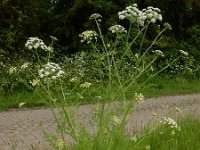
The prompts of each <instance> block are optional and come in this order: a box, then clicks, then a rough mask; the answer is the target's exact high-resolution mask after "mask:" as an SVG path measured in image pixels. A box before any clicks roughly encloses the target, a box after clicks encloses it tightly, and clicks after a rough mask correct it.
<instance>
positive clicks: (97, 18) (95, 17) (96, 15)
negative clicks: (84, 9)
mask: <svg viewBox="0 0 200 150" xmlns="http://www.w3.org/2000/svg"><path fill="white" fill-rule="evenodd" d="M101 18H102V15H100V14H98V13H94V14H92V15H91V16H90V18H89V19H90V20H92V19H95V20H97V21H98V22H101Z"/></svg>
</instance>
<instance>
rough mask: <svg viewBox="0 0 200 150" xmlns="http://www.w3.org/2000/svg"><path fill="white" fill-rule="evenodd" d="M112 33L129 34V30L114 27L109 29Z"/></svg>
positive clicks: (119, 26)
mask: <svg viewBox="0 0 200 150" xmlns="http://www.w3.org/2000/svg"><path fill="white" fill-rule="evenodd" d="M108 30H109V31H111V32H112V33H127V30H126V29H125V28H124V27H123V26H121V25H114V26H112V27H110V28H108Z"/></svg>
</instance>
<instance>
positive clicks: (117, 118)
mask: <svg viewBox="0 0 200 150" xmlns="http://www.w3.org/2000/svg"><path fill="white" fill-rule="evenodd" d="M112 121H113V123H114V124H115V125H117V124H120V119H119V117H117V116H112Z"/></svg>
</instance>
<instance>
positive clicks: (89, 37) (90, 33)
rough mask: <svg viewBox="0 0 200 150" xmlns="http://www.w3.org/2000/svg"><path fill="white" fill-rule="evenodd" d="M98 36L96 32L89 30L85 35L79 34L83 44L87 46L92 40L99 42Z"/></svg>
mask: <svg viewBox="0 0 200 150" xmlns="http://www.w3.org/2000/svg"><path fill="white" fill-rule="evenodd" d="M97 36H98V34H97V33H96V32H95V31H92V30H87V31H84V32H83V33H81V34H79V37H80V38H81V43H83V42H85V41H86V42H87V44H89V43H91V42H92V40H95V41H97Z"/></svg>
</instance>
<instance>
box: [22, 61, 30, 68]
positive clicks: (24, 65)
mask: <svg viewBox="0 0 200 150" xmlns="http://www.w3.org/2000/svg"><path fill="white" fill-rule="evenodd" d="M29 64H30V63H29V62H26V63H24V64H23V65H22V66H21V69H26V68H28V66H29Z"/></svg>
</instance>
